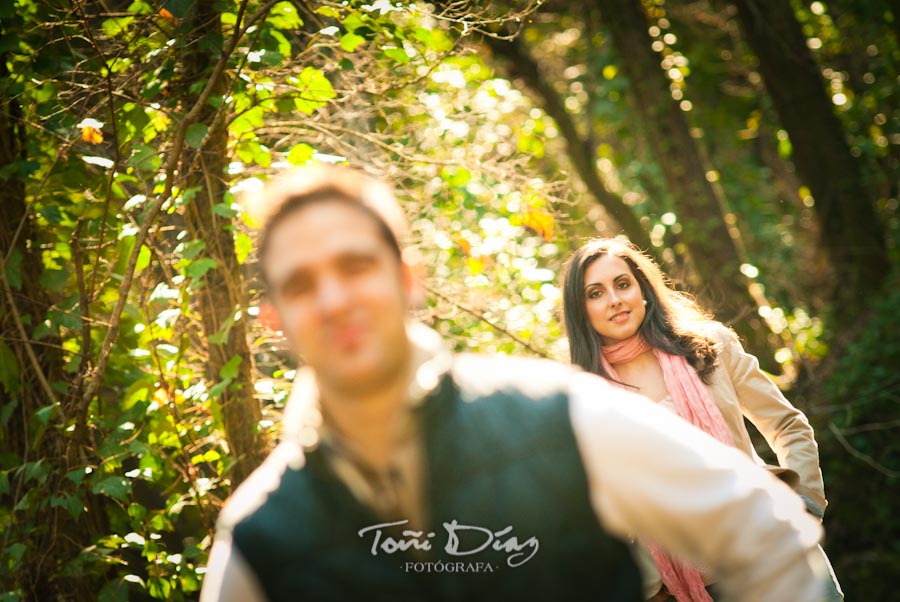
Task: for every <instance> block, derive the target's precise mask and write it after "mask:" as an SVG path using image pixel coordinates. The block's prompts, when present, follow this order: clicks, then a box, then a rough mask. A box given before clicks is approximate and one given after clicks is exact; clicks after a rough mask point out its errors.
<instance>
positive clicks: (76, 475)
mask: <svg viewBox="0 0 900 602" xmlns="http://www.w3.org/2000/svg"><path fill="white" fill-rule="evenodd" d="M66 478H67V479H69V480H70V481H72V482H73V483H75V484H76V485H81V482H82V481H83V480H84V469H83V468H76V469H75V470H71V471H69V472H67V473H66Z"/></svg>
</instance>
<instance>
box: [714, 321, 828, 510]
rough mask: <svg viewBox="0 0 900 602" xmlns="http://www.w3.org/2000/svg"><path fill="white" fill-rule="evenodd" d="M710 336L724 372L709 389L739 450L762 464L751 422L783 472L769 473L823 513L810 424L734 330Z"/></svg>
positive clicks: (718, 328)
mask: <svg viewBox="0 0 900 602" xmlns="http://www.w3.org/2000/svg"><path fill="white" fill-rule="evenodd" d="M709 334H710V335H711V336H712V338H714V339H715V340H716V341H717V342H718V343H719V347H720V350H719V359H718V361H719V367H718V368H716V370H715V372H713V374H712V382H711V383H710V385H709V389H710V392H711V393H712V395H713V398H715V400H716V404H717V405H718V406H719V410H720V411H721V412H722V416H724V418H725V422H726V423H727V424H728V428H729V429H730V430H731V437H732V439H734V444H735V446H736V447H737V448H738V449H740V450H741V451H743V452H744V453H746V454H748V455H750V456H752V457H753V458H754V459H756V460H757V461H758V462H759V463H760V464H763V462H762V460H760V459H759V456H758V455H757V454H756V452H755V450H754V449H753V444H752V442H751V440H750V434H749V433H748V432H747V426H746V423H745V422H744V418H745V417H746V418H747V419H748V420H749V421H750V422H751V423H753V425H754V426H755V427H756V428H757V429H758V430H759V432H760V433H761V434H762V436H763V437H764V438H765V440H766V442H767V443H768V444H769V447H771V448H772V451H774V452H775V455H776V457H777V458H778V464H779V465H780V466H781V469H779V468H778V467H771V466H770V467H769V469H770V470H771V471H772V472H774V473H776V474H778V476H779V477H781V478H782V480H784V481H785V482H787V483H788V484H789V485H791V486H792V487H794V489H795V490H796V491H797V492H798V493H799V494H800V495H803V496H806V497H807V498H809V499H810V500H811V501H812V502H813V503H814V504H816V505H817V506H818V509H820V510H821V511H822V512H824V510H825V506H826V505H827V503H828V502H827V501H826V499H825V485H824V483H823V482H822V471H821V469H820V468H819V447H818V445H817V444H816V440H815V436H814V433H813V429H812V427H811V426H810V424H809V420H807V418H806V416H805V415H804V414H803V412H801V411H800V410H798V409H797V408H795V407H794V406H793V405H791V402H790V401H788V400H787V399H786V398H785V396H784V394H782V392H781V391H780V390H779V389H778V387H777V386H776V385H775V383H774V382H772V379H770V378H769V377H768V376H766V374H765V373H764V372H763V371H762V370H761V369H760V367H759V362H758V361H757V359H756V358H755V357H754V356H752V355H750V354H749V353H747V352H746V351H744V348H743V347H742V346H741V343H740V342H739V341H738V338H737V336H736V335H735V334H734V333H733V332H732V331H731V330H730V329H728V328H726V327H725V326H723V325H721V324H718V323H717V324H716V325H715V326H713V327H712V330H711V332H710V333H709ZM783 469H790V470H792V471H794V472H795V473H796V477H798V478H799V482H794V479H795V478H796V477H795V476H794V475H792V474H791V473H789V472H785V471H784V470H783ZM779 473H780V474H779Z"/></svg>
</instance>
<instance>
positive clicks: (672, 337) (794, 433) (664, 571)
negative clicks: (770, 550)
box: [563, 239, 842, 602]
mask: <svg viewBox="0 0 900 602" xmlns="http://www.w3.org/2000/svg"><path fill="white" fill-rule="evenodd" d="M563 313H564V316H565V324H566V331H567V334H568V337H569V351H570V355H571V358H572V363H573V364H576V365H578V366H580V367H581V368H583V369H584V370H587V371H589V372H593V373H595V374H599V375H601V376H603V377H605V378H607V379H610V380H612V381H614V382H617V383H619V384H620V385H622V386H625V387H627V388H629V389H634V390H637V391H638V392H639V393H641V394H643V395H645V396H647V397H649V398H650V399H651V400H653V401H655V402H658V403H660V404H661V405H663V406H665V407H667V408H668V409H670V410H671V411H673V412H675V413H676V414H678V415H680V416H681V417H682V418H684V419H686V420H688V421H689V422H691V423H692V424H694V425H695V426H697V427H699V428H701V429H702V430H704V431H706V432H707V433H709V434H710V435H712V436H713V437H715V438H716V439H718V440H719V441H722V442H723V443H726V444H728V445H732V446H734V447H736V448H738V449H740V450H742V451H744V452H745V453H746V454H748V455H750V456H752V457H754V458H755V459H756V460H757V461H758V462H759V463H760V464H763V462H762V460H761V459H760V458H759V456H758V455H757V454H756V452H755V451H754V449H753V444H752V442H751V440H750V435H749V433H748V432H747V428H746V426H745V423H744V418H745V417H746V418H747V419H749V420H750V422H752V423H753V424H754V425H755V426H756V428H757V429H759V431H760V433H762V435H763V437H765V439H766V441H767V442H768V444H769V446H770V447H771V448H772V450H773V451H774V452H775V455H776V456H777V458H778V462H779V464H780V466H777V467H773V466H769V467H767V468H769V469H770V470H772V471H773V472H774V473H776V474H777V475H778V476H779V477H781V478H782V479H783V480H784V481H786V482H787V483H788V484H789V485H791V486H792V487H793V488H794V489H795V490H796V491H797V492H798V493H799V494H800V495H801V496H802V497H803V500H804V501H805V502H806V505H807V508H808V510H809V511H810V512H811V513H812V514H814V515H816V516H817V517H819V518H820V519H821V518H822V515H823V512H824V510H825V506H826V504H827V502H826V500H825V488H824V484H823V482H822V472H821V470H820V468H819V454H818V446H817V445H816V441H815V438H814V436H813V430H812V427H810V425H809V421H808V420H807V419H806V416H804V415H803V413H802V412H800V410H798V409H797V408H795V407H794V406H793V405H791V403H790V402H789V401H788V400H787V399H786V398H785V397H784V395H782V393H781V391H780V390H779V389H778V387H777V386H776V385H775V383H773V382H772V381H771V380H770V379H769V378H768V377H767V376H766V375H765V374H764V373H763V372H762V371H761V370H760V368H759V363H758V361H757V359H756V358H755V357H753V356H752V355H750V354H748V353H746V352H745V351H744V349H743V348H742V347H741V344H740V342H739V341H738V339H737V336H736V335H735V334H734V333H733V332H732V331H731V330H730V329H728V328H727V327H725V326H724V325H723V324H721V323H719V322H716V321H714V320H712V319H711V318H710V317H709V316H708V315H707V314H706V313H705V312H704V311H703V310H702V309H701V308H700V306H699V305H698V304H697V303H696V302H695V301H694V300H693V299H692V298H691V297H689V296H688V295H686V294H684V293H681V292H678V291H676V290H674V289H673V288H672V287H671V286H670V284H669V282H668V279H667V278H666V276H665V274H663V272H662V270H661V269H660V268H659V266H658V265H657V264H656V263H655V262H654V261H653V260H652V259H650V258H649V257H647V256H646V255H644V254H643V253H641V251H640V250H639V249H637V247H635V246H634V245H633V244H631V243H630V242H625V241H622V240H618V239H595V240H591V241H589V242H588V243H586V244H585V245H584V246H582V247H581V248H580V249H578V250H577V251H576V252H575V254H574V255H573V256H572V257H571V258H570V259H569V261H568V262H567V264H566V268H565V273H564V276H563ZM638 556H639V560H640V561H641V564H642V568H643V569H644V573H645V585H646V588H647V589H646V592H645V593H646V596H647V598H648V599H651V598H652V599H660V600H668V599H670V598H669V596H670V595H671V596H674V598H675V599H676V600H678V601H679V602H682V601H697V600H711V598H710V597H709V594H708V593H707V590H706V588H705V585H706V584H708V583H711V582H712V581H713V578H712V577H711V576H710V575H704V574H703V573H702V569H700V570H698V569H697V568H693V567H689V566H685V565H681V564H680V563H678V562H677V561H674V560H673V559H671V558H669V557H668V556H667V555H666V554H665V553H664V552H663V551H662V550H659V549H657V548H655V547H654V546H652V545H649V544H648V545H646V546H644V545H641V546H639V549H638ZM651 558H652V559H651ZM834 583H835V591H834V592H833V593H832V596H831V598H829V599H832V598H833V599H837V600H840V599H841V598H842V594H839V593H838V592H839V586H837V582H836V581H835V582H834ZM656 596H658V598H656ZM835 596H836V597H835Z"/></svg>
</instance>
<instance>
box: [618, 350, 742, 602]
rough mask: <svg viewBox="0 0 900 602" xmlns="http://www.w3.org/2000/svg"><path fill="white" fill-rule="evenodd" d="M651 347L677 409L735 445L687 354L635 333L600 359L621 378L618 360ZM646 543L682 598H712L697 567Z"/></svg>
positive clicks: (690, 601) (691, 601)
mask: <svg viewBox="0 0 900 602" xmlns="http://www.w3.org/2000/svg"><path fill="white" fill-rule="evenodd" d="M651 349H652V351H653V355H654V356H656V360H657V361H658V362H659V366H660V368H662V373H663V380H664V381H665V384H666V389H668V391H669V396H670V398H671V400H672V403H673V405H674V406H675V412H676V413H677V414H678V415H679V416H681V417H682V418H684V419H685V420H687V421H688V422H690V423H691V424H693V425H694V426H696V427H697V428H699V429H701V430H703V431H704V432H706V433H708V434H710V435H712V436H713V437H714V438H716V439H717V440H718V441H720V442H721V443H724V444H726V445H728V446H730V447H734V440H733V439H732V438H731V432H730V431H729V430H728V425H727V424H726V423H725V418H724V417H723V416H722V412H721V411H720V410H719V408H718V406H716V403H715V401H714V400H713V398H712V395H711V394H710V392H709V389H707V388H706V386H705V385H704V384H703V381H702V380H700V376H698V374H697V372H696V371H695V370H694V369H693V368H692V367H691V365H690V364H689V363H688V361H687V360H686V359H685V358H684V357H682V356H679V355H671V354H668V353H666V352H665V351H661V350H659V349H655V348H651V347H650V345H648V344H647V342H646V341H644V339H643V337H641V336H640V335H634V336H632V337H629V338H627V339H625V340H624V341H621V342H619V343H616V344H615V345H610V346H607V347H603V355H602V356H601V358H600V361H601V362H602V364H603V368H604V370H606V373H607V374H608V375H609V376H610V377H611V378H613V379H616V380H618V379H619V376H618V374H617V373H616V370H615V368H613V365H614V364H622V363H625V362H629V361H631V360H633V359H634V358H636V357H637V356H639V355H641V354H642V353H644V352H646V351H648V350H651ZM645 544H646V545H647V548H648V549H649V550H650V555H651V556H653V561H654V562H655V563H656V568H657V570H659V576H660V578H661V579H662V582H663V583H664V584H665V586H666V588H667V589H668V590H669V592H670V593H671V594H672V595H674V596H675V599H676V600H678V602H712V598H711V597H710V596H709V593H707V591H706V586H705V585H704V583H703V577H702V575H701V574H700V572H699V571H698V570H697V569H696V568H694V567H692V566H689V565H686V564H683V563H681V562H679V561H677V560H675V559H674V558H672V557H670V556H669V555H668V554H666V553H665V552H664V551H662V550H661V549H659V548H658V547H657V546H655V545H653V544H650V543H646V542H645Z"/></svg>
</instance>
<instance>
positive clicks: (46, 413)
mask: <svg viewBox="0 0 900 602" xmlns="http://www.w3.org/2000/svg"><path fill="white" fill-rule="evenodd" d="M57 409H58V407H57V404H55V403H51V404H50V405H47V406H44V407H42V408H41V409H40V410H38V411H37V412H35V413H34V415H35V417H37V419H38V420H39V421H40V422H41V424H47V423H48V422H50V419H51V418H53V416H54V414H56V410H57Z"/></svg>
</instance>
